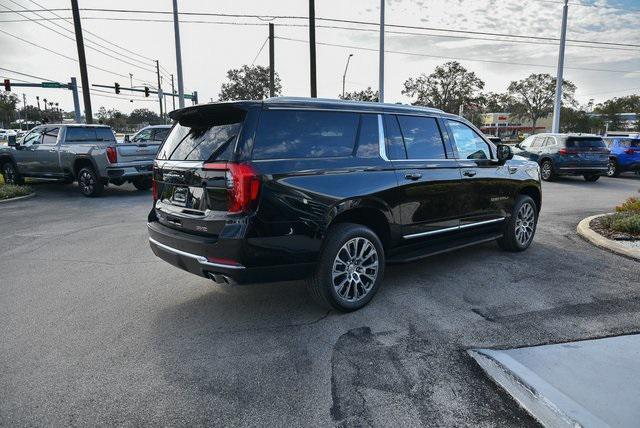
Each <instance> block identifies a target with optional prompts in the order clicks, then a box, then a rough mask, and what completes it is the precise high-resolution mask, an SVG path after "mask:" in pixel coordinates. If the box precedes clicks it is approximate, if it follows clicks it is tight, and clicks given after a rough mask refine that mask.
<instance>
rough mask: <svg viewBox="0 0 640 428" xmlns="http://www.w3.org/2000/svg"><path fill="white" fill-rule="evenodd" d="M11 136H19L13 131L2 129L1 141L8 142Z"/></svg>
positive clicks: (0, 132)
mask: <svg viewBox="0 0 640 428" xmlns="http://www.w3.org/2000/svg"><path fill="white" fill-rule="evenodd" d="M9 135H17V133H16V131H14V130H13V129H0V140H6V139H7V137H8V136H9Z"/></svg>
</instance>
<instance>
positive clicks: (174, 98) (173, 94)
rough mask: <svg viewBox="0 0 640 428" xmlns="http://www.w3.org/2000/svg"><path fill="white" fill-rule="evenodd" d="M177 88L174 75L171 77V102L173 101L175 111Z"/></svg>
mask: <svg viewBox="0 0 640 428" xmlns="http://www.w3.org/2000/svg"><path fill="white" fill-rule="evenodd" d="M175 93H176V88H175V87H174V86H173V74H172V75H171V100H173V109H174V110H175V109H176V96H175Z"/></svg>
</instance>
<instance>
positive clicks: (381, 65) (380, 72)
mask: <svg viewBox="0 0 640 428" xmlns="http://www.w3.org/2000/svg"><path fill="white" fill-rule="evenodd" d="M384 1H385V0H380V52H379V59H380V63H379V64H378V92H379V95H378V101H380V102H381V103H383V102H384Z"/></svg>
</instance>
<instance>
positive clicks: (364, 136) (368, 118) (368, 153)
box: [356, 114, 380, 158]
mask: <svg viewBox="0 0 640 428" xmlns="http://www.w3.org/2000/svg"><path fill="white" fill-rule="evenodd" d="M378 138H379V137H378V116H377V115H375V114H363V115H360V132H359V133H358V150H357V151H356V155H357V156H358V157H361V158H374V157H377V156H378V154H379V152H380V141H379V139H378Z"/></svg>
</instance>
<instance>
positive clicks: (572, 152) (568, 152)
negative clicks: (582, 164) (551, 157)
mask: <svg viewBox="0 0 640 428" xmlns="http://www.w3.org/2000/svg"><path fill="white" fill-rule="evenodd" d="M558 153H559V154H561V155H576V154H578V151H577V150H575V149H560V150H558Z"/></svg>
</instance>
